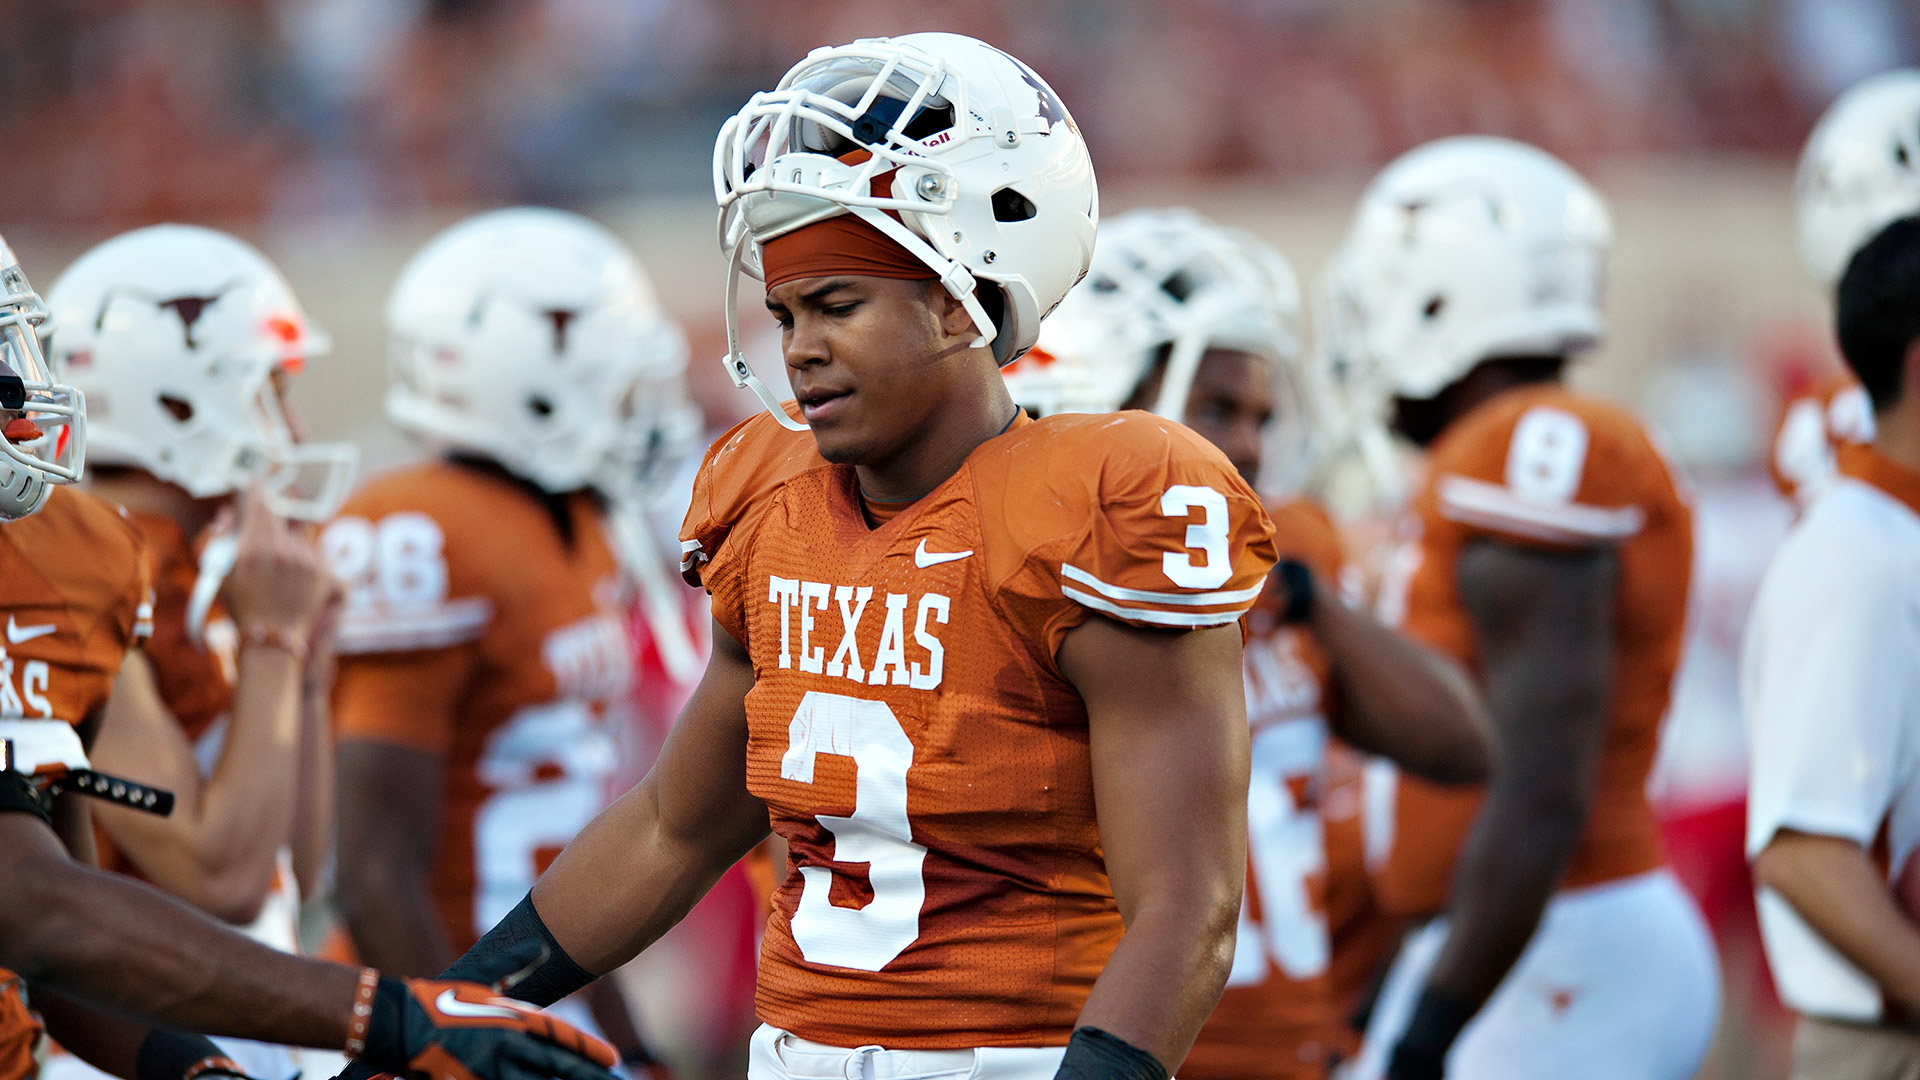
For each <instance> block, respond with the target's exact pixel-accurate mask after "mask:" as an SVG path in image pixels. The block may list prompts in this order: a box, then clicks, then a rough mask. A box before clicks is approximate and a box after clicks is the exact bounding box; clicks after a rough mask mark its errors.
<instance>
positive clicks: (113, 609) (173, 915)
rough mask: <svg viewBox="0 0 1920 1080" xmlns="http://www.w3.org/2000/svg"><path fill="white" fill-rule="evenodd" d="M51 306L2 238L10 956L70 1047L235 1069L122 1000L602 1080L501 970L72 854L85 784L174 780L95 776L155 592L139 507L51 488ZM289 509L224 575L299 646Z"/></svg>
mask: <svg viewBox="0 0 1920 1080" xmlns="http://www.w3.org/2000/svg"><path fill="white" fill-rule="evenodd" d="M45 320H46V308H45V305H44V304H42V303H41V301H40V298H39V297H38V296H37V295H36V294H35V293H34V292H33V291H32V289H31V288H30V287H29V286H28V284H27V281H26V277H25V275H23V274H22V273H21V272H20V270H19V267H18V266H17V265H16V264H15V263H14V260H13V256H12V254H11V252H10V251H8V249H7V247H6V245H5V243H4V242H0V433H3V434H0V493H3V494H0V613H4V614H5V615H6V627H7V629H6V648H5V651H4V652H0V897H4V898H5V902H4V903H0V964H4V965H6V966H7V967H8V968H10V969H12V971H13V972H18V973H19V975H20V976H23V977H24V979H25V980H26V981H27V982H30V983H31V984H32V985H33V986H34V987H35V988H36V994H43V996H44V999H43V1000H41V1001H40V1002H39V1004H40V1006H41V1007H43V1008H45V1010H46V1012H47V1014H48V1019H49V1021H50V1022H51V1023H53V1024H54V1025H55V1027H56V1033H57V1034H59V1035H60V1036H61V1037H62V1038H63V1039H64V1040H65V1041H67V1042H68V1044H69V1045H70V1046H72V1047H74V1048H76V1049H79V1050H83V1051H85V1052H87V1053H88V1054H89V1056H90V1060H92V1061H94V1062H95V1063H96V1064H98V1065H100V1066H102V1067H103V1068H107V1069H109V1070H111V1071H113V1072H115V1073H116V1074H118V1075H121V1076H125V1077H129V1078H133V1080H192V1078H193V1077H196V1076H208V1075H230V1074H233V1073H235V1072H237V1067H236V1066H234V1065H233V1063H232V1062H231V1061H228V1060H227V1059H226V1058H225V1057H223V1056H221V1055H220V1054H219V1052H218V1048H217V1047H215V1046H214V1045H213V1044H212V1043H211V1042H210V1041H208V1040H207V1039H205V1038H203V1037H200V1036H193V1035H183V1034H180V1033H178V1032H174V1031H170V1030H167V1029H164V1028H149V1027H147V1026H146V1025H145V1024H143V1023H137V1022H129V1021H127V1020H126V1019H125V1017H126V1016H140V1017H145V1018H147V1019H149V1020H153V1021H159V1022H164V1023H168V1024H177V1025H180V1026H182V1027H189V1028H194V1029H198V1030H204V1031H209V1032H213V1033H216V1034H223V1035H234V1036H241V1037H246V1038H254V1039H261V1040H267V1041H272V1042H279V1043H287V1044H293V1045H302V1046H312V1047H320V1048H340V1049H344V1050H345V1051H346V1052H347V1054H348V1055H349V1056H350V1057H354V1058H357V1059H359V1060H361V1061H362V1062H364V1063H365V1064H366V1065H367V1066H368V1067H371V1068H376V1069H385V1070H391V1071H394V1072H396V1073H398V1072H408V1071H417V1072H420V1073H424V1074H426V1075H431V1076H433V1077H435V1078H437V1080H495V1078H497V1080H523V1078H524V1077H526V1076H527V1075H529V1074H530V1073H531V1074H534V1075H553V1076H560V1077H566V1078H569V1080H605V1078H606V1077H607V1075H608V1074H607V1073H606V1072H605V1071H604V1069H603V1068H601V1067H600V1066H604V1065H610V1064H612V1063H613V1061H614V1055H613V1052H612V1050H611V1049H610V1048H608V1047H606V1046H604V1045H603V1044H599V1043H597V1042H595V1041H593V1040H591V1039H588V1038H586V1037H585V1036H582V1035H581V1034H580V1033H579V1032H576V1031H574V1030H573V1029H572V1028H569V1027H567V1026H566V1025H564V1024H561V1023H559V1022H557V1021H554V1020H552V1019H550V1018H547V1017H544V1016H540V1015H537V1014H535V1013H532V1012H530V1011H522V1010H520V1009H518V1008H515V1007H514V1003H513V1002H511V1001H509V1000H507V999H504V998H500V997H497V996H495V994H494V992H493V991H492V990H491V989H490V988H488V987H483V986H479V985H474V984H463V983H457V982H425V981H402V980H399V979H392V978H383V977H381V976H380V974H379V972H377V971H375V970H374V969H372V968H366V969H362V970H361V971H359V972H358V973H356V972H355V971H354V969H352V968H346V967H340V966H337V965H332V964H324V963H319V962H317V961H308V960H301V959H299V958H296V957H290V956H286V955H283V954H280V953H277V952H274V951H273V950H270V949H267V948H265V947H263V946H261V945H258V944H256V943H254V942H251V941H249V940H247V939H246V938H244V937H241V936H240V935H238V934H234V933H232V932H230V931H226V930H223V929H222V928H220V927H219V926H218V925H216V924H215V923H213V922H211V921H209V920H208V919H206V918H205V917H204V916H200V915H198V914H196V913H194V912H193V911H191V910H190V909H188V908H187V907H185V906H184V905H181V904H180V903H178V902H177V901H173V900H170V899H168V898H167V897H165V896H164V895H162V894H160V893H158V892H156V891H154V890H153V889H152V888H150V887H148V886H146V885H143V884H140V883H137V882H134V881H131V880H129V879H127V878H124V877H120V876H117V875H112V874H103V873H101V872H100V871H98V870H95V869H92V868H90V867H86V866H83V865H81V864H80V862H78V861H76V859H75V857H74V856H75V855H79V856H80V857H82V858H87V857H89V856H90V855H91V852H92V845H91V832H90V831H89V829H88V827H87V826H88V817H87V815H86V813H85V807H84V805H82V804H77V803H75V801H74V797H75V795H76V794H78V793H80V792H82V791H87V792H91V793H93V794H95V795H96V796H99V797H105V798H109V799H110V800H111V801H114V802H117V803H120V804H122V805H126V806H143V807H146V808H148V809H154V808H161V809H164V807H163V805H162V802H161V798H162V793H159V792H156V791H154V789H151V788H144V787H141V786H140V785H137V784H132V783H130V782H127V781H121V780H114V779H112V778H109V777H106V776H105V774H99V773H93V772H91V771H90V769H89V765H88V762H87V758H86V751H85V747H84V745H83V738H82V736H83V734H86V735H91V734H92V733H93V732H94V731H97V730H98V727H99V725H100V724H101V721H102V716H103V715H104V714H103V706H104V705H105V703H106V699H107V694H108V690H109V687H110V686H111V685H112V683H113V679H114V675H115V672H116V671H117V669H118V668H119V667H120V664H121V660H122V657H123V656H124V654H125V652H126V650H127V648H128V647H129V646H130V645H131V644H133V643H134V642H135V641H137V640H138V639H140V638H141V637H143V636H144V635H145V634H146V632H147V629H148V627H147V626H146V623H147V622H148V619H149V615H150V610H151V601H150V598H149V590H148V588H147V563H146V557H145V553H144V551H143V550H142V542H141V538H140V534H139V532H138V530H137V529H136V528H135V527H134V526H133V524H132V523H131V522H129V521H127V520H126V519H125V518H124V517H123V516H122V515H120V514H118V513H116V512H115V511H114V510H113V509H112V508H111V507H109V506H107V505H106V504H105V503H103V502H101V501H100V500H98V499H96V498H93V497H92V496H88V495H85V494H81V493H76V492H72V491H55V490H52V489H53V488H54V487H57V486H59V485H64V484H71V483H74V482H76V481H78V480H79V479H80V476H81V472H82V468H83V465H84V454H85V439H84V418H85V413H84V406H83V399H82V396H81V394H80V393H79V392H78V391H77V390H75V389H74V388H72V387H70V386H67V385H65V384H61V383H58V382H56V381H55V380H54V378H53V375H52V372H51V370H50V369H49V367H48V366H47V364H46V361H45V359H44V357H43V356H42V355H41V352H40V346H39V343H38V341H37V336H36V329H37V327H39V326H40V325H41V324H42V323H44V322H45ZM275 525H276V523H275V521H274V519H272V518H271V517H270V516H268V515H266V514H263V513H260V512H259V511H257V510H256V511H254V512H252V513H249V514H248V515H247V516H246V520H245V522H244V525H243V529H244V530H245V532H246V534H247V536H246V538H245V539H243V540H242V542H241V544H240V550H241V551H242V553H243V555H242V557H241V558H239V559H237V560H236V562H235V565H234V567H233V573H232V575H231V577H230V581H229V585H228V590H229V594H230V595H232V596H239V595H243V594H244V595H246V596H249V597H258V598H261V599H262V602H261V603H260V604H259V606H258V607H257V609H255V610H253V612H252V615H253V620H252V622H251V624H250V625H249V626H248V627H247V628H246V630H245V633H246V634H247V635H249V637H252V638H258V639H260V640H261V641H262V642H263V643H264V642H267V641H269V640H271V641H273V642H275V644H274V645H273V647H275V648H278V649H280V650H282V651H289V652H290V651H292V650H293V646H294V644H295V641H296V639H297V635H298V634H299V632H300V631H301V630H302V629H303V628H304V626H305V622H306V620H307V619H308V618H309V617H310V616H311V614H312V611H313V610H314V608H315V607H316V606H317V604H318V601H319V599H320V598H321V597H322V596H323V595H324V581H323V579H321V578H319V577H317V576H315V577H312V578H311V579H310V580H309V581H308V582H307V585H308V589H307V594H306V595H305V596H301V595H298V590H286V589H281V588H279V586H281V585H283V584H284V583H285V582H286V581H287V580H288V569H289V567H290V566H294V565H297V564H298V563H299V561H300V556H299V552H298V548H297V546H290V545H289V544H288V543H287V542H286V539H285V537H284V536H283V535H280V536H276V535H275V531H276V530H275ZM275 592H281V593H288V592H291V593H293V595H282V596H277V597H276V596H273V595H272V594H274V593H275ZM242 606H243V607H244V605H242ZM63 788H64V789H65V790H64V792H63V791H62V789H63ZM169 801H170V800H169ZM56 823H57V824H58V826H59V832H58V833H56V832H55V826H56ZM63 839H64V841H65V843H64V844H63V842H62V841H63ZM19 985H20V981H19V980H18V979H16V978H15V977H14V976H13V975H12V974H11V973H0V987H4V988H5V989H4V992H0V1076H4V1077H6V1080H14V1078H15V1077H24V1076H30V1075H31V1070H32V1067H33V1065H34V1060H33V1057H32V1046H33V1043H34V1042H35V1041H36V1040H37V1025H36V1023H35V1021H34V1019H33V1017H32V1016H31V1015H30V1014H28V1013H27V1011H26V1001H25V999H24V997H23V996H22V995H21V993H20V991H19ZM47 991H50V992H51V993H44V992H47ZM101 1009H106V1010H111V1011H112V1012H116V1013H120V1014H123V1016H121V1017H119V1018H116V1017H113V1016H110V1015H107V1014H106V1013H103V1012H102V1011H100V1010H101Z"/></svg>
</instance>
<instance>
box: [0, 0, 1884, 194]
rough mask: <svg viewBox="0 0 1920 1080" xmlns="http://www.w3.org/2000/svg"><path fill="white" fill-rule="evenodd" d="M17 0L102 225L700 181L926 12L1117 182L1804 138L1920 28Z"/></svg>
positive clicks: (1876, 12)
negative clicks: (1047, 103) (799, 70)
mask: <svg viewBox="0 0 1920 1080" xmlns="http://www.w3.org/2000/svg"><path fill="white" fill-rule="evenodd" d="M12 6H13V7H14V8H15V10H14V11H13V13H12V14H11V15H10V16H9V17H8V19H7V20H6V22H5V25H4V26H0V93H4V94H5V98H6V100H7V101H9V102H10V103H12V107H10V108H9V109H8V110H7V111H6V113H5V115H4V116H0V142H4V144H5V145H6V146H7V147H8V148H9V159H10V162H12V163H14V164H13V166H12V167H11V168H10V170H9V177H8V185H9V190H10V192H11V193H12V195H11V198H12V199H13V200H15V202H16V204H26V205H31V206H33V207H35V214H36V216H43V217H44V218H46V219H47V220H49V221H50V222H61V223H85V224H86V225H87V226H89V227H94V228H99V227H108V226H114V225H120V224H138V223H142V222H146V221H151V220H157V219H169V218H183V219H184V218H190V219H196V220H198V219H209V218H213V219H232V218H239V217H265V218H267V219H270V220H278V219H285V218H288V217H299V216H303V215H313V214H338V213H343V212H347V213H350V212H369V213H377V212H383V211H387V212H390V211H394V210H404V209H411V208H416V207H420V206H432V205H442V204H446V203H450V202H460V203H466V202H484V203H498V202H562V203H570V202H580V201H583V200H595V199H604V198H609V197H624V196H628V195H631V194H632V193H634V192H635V191H636V190H638V191H647V192H677V191H685V190H697V189H699V188H701V187H703V186H704V184H705V182H706V171H707V168H706V167H707V160H708V154H707V148H708V145H709V142H710V138H711V133H712V131H713V130H714V128H715V127H716V126H717V124H718V123H719V121H720V120H721V119H722V118H724V117H725V116H726V115H727V114H728V113H730V112H731V111H732V110H733V109H734V108H735V107H736V106H737V104H738V102H739V101H741V100H743V99H744V98H745V97H746V95H747V94H748V93H750V92H751V90H752V89H753V88H755V87H759V86H763V85H770V84H771V81H772V80H773V79H774V78H776V77H777V76H778V74H779V72H780V71H782V70H784V67H785V65H786V64H787V63H788V62H789V59H790V58H791V57H793V56H798V55H800V54H802V53H804V52H805V51H806V49H807V48H809V47H811V46H812V45H813V44H814V43H817V42H820V41H837V40H841V39H848V38H852V37H856V36H863V35H872V34H877V33H896V32H903V31H906V30H910V29H915V28H917V27H919V26H920V25H925V24H938V25H942V26H946V27H949V28H951V29H954V30H957V31H961V32H965V33H970V34H973V35H975V36H978V37H981V38H984V39H987V40H992V41H996V42H1002V43H1004V45H1005V47H1006V48H1007V49H1009V50H1011V51H1013V52H1015V53H1017V54H1018V55H1020V56H1023V57H1027V58H1029V59H1030V60H1031V62H1032V63H1033V64H1034V65H1035V66H1036V67H1037V68H1038V69H1040V70H1042V71H1046V72H1048V73H1049V77H1050V78H1051V80H1052V81H1053V83H1054V85H1055V86H1056V87H1057V88H1058V89H1059V91H1060V93H1061V94H1062V95H1063V97H1065V98H1066V99H1067V100H1069V101H1073V102H1076V103H1078V104H1077V106H1076V108H1077V112H1078V116H1077V118H1078V119H1079V120H1080V122H1081V123H1082V124H1083V125H1084V126H1085V128H1086V131H1087V135H1088V141H1089V144H1090V147H1091V149H1092V151H1093V154H1094V156H1095V158H1096V160H1098V161H1099V163H1100V167H1101V170H1102V176H1103V177H1106V178H1112V179H1114V180H1120V179H1124V178H1126V177H1128V176H1143V175H1151V176H1155V177H1168V176H1180V175H1211V174H1219V173H1255V174H1267V175H1278V176H1281V177H1298V176H1304V175H1317V174H1323V173H1327V172H1351V171H1358V170H1361V169H1364V168H1366V167H1369V166H1371V165H1375V164H1378V163H1379V162H1382V161H1384V160H1386V159H1387V158H1389V157H1391V156H1392V154H1393V153H1394V152H1395V151H1397V150H1399V149H1401V148H1405V147H1408V146H1413V145H1416V144H1418V143H1421V142H1423V141H1426V140H1428V139H1431V138H1435V137H1438V136H1440V135H1444V134H1449V133H1452V132H1456V131H1462V130H1483V131H1499V132H1501V133H1503V134H1507V135H1511V136H1513V137H1515V138H1519V139H1523V140H1526V141H1529V142H1532V143H1535V144H1537V145H1540V146H1542V147H1543V148H1546V149H1548V150H1551V151H1553V152H1555V153H1557V154H1560V155H1561V156H1563V157H1566V158H1567V159H1568V160H1570V161H1572V162H1574V163H1575V164H1576V165H1581V164H1587V163H1590V162H1591V161H1592V160H1593V159H1594V158H1595V157H1596V156H1603V155H1614V154H1636V155H1645V154H1655V155H1658V154H1672V153H1676V152H1683V151H1684V152H1697V151H1702V150H1706V151H1760V152H1766V153H1772V154H1778V155H1781V156H1783V157H1784V156H1785V155H1788V154H1790V153H1791V152H1792V151H1793V150H1794V149H1795V148H1796V147H1797V146H1798V145H1799V143H1800V141H1801V139H1802V138H1804V136H1805V133H1806V131H1807V129H1808V127H1809V126H1810V125H1811V123H1812V121H1813V118H1814V117H1815V116H1816V115H1817V114H1818V112H1819V110H1820V108H1821V107H1822V106H1823V105H1824V104H1825V103H1826V102H1828V101H1830V100H1831V99H1832V98H1833V97H1834V95H1835V94H1837V93H1838V92H1839V90H1840V89H1842V88H1843V87H1845V86H1847V85H1848V84H1850V83H1852V82H1854V81H1856V80H1857V79H1859V78H1860V77H1862V76H1864V75H1867V74H1870V73H1871V72H1874V71H1878V70H1882V69H1885V68H1889V67H1893V66H1897V65H1899V64H1902V63H1905V62H1907V61H1909V60H1911V59H1912V58H1913V56H1914V49H1915V46H1914V42H1915V41H1916V40H1920V39H1916V36H1915V33H1914V31H1915V28H1916V23H1917V21H1920V14H1917V13H1920V5H1915V4H1913V3H1911V2H1903V0H1470V2H1469V0H1366V2H1363V3H1354V2H1339V0H1201V2H1193V3H1182V4H1158V3H1152V2H1149V0H1103V2H1098V3H1087V2H1079V0H1038V2H1024V0H1021V2H1016V0H983V2H976V3H938V4H929V5H919V6H917V7H916V9H915V10H914V12H913V13H912V14H911V15H910V16H909V15H908V14H906V13H905V12H904V11H903V10H901V9H900V8H898V7H897V6H895V5H887V4H878V3H872V2H861V0H819V2H812V3H807V4H790V3H783V2H781V0H644V2H634V3H622V4H608V3H601V2H598V0H393V2H388V0H165V2H163V3H150V4H149V3H131V2H126V0H44V2H36V3H31V4H19V5H12ZM1142 133H1150V134H1151V137H1150V138H1142V137H1140V136H1141V135H1142Z"/></svg>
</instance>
